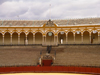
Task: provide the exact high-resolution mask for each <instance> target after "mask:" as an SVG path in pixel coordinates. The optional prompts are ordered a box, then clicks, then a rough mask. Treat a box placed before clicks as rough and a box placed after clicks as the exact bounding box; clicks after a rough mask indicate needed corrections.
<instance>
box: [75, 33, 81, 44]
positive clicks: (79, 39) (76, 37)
mask: <svg viewBox="0 0 100 75" xmlns="http://www.w3.org/2000/svg"><path fill="white" fill-rule="evenodd" d="M81 42H82V41H81V32H76V33H75V43H76V44H80V43H81Z"/></svg>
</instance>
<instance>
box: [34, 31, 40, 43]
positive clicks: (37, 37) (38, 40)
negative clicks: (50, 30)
mask: <svg viewBox="0 0 100 75" xmlns="http://www.w3.org/2000/svg"><path fill="white" fill-rule="evenodd" d="M35 44H42V33H40V32H37V33H36V34H35Z"/></svg>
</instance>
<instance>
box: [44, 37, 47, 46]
mask: <svg viewBox="0 0 100 75" xmlns="http://www.w3.org/2000/svg"><path fill="white" fill-rule="evenodd" d="M44 41H45V45H46V44H47V43H46V36H45V40H44Z"/></svg>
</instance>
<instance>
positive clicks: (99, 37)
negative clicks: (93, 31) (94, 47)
mask: <svg viewBox="0 0 100 75" xmlns="http://www.w3.org/2000/svg"><path fill="white" fill-rule="evenodd" d="M98 44H100V34H99V32H98Z"/></svg>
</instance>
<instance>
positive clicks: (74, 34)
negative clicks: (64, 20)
mask: <svg viewBox="0 0 100 75" xmlns="http://www.w3.org/2000/svg"><path fill="white" fill-rule="evenodd" d="M73 34H74V44H75V33H73Z"/></svg>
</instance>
